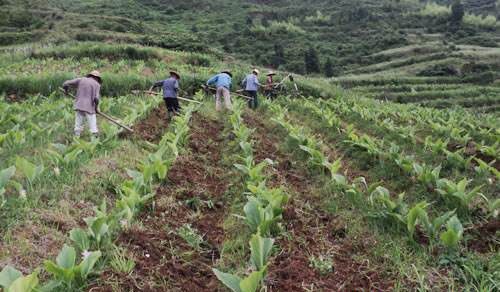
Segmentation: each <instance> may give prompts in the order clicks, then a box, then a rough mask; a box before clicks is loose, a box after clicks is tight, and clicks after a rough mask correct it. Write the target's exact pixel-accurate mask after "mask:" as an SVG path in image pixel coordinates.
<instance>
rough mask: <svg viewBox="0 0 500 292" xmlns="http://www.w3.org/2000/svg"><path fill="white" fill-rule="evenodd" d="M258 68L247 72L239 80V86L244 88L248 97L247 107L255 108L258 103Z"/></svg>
mask: <svg viewBox="0 0 500 292" xmlns="http://www.w3.org/2000/svg"><path fill="white" fill-rule="evenodd" d="M258 76H259V70H258V69H253V70H252V74H248V75H247V76H246V77H245V79H243V81H242V82H241V86H242V87H243V88H245V92H246V94H247V96H248V97H250V99H249V100H248V107H249V108H251V109H256V108H257V106H258V105H259V104H258V100H257V91H258V90H259V87H260V86H261V85H260V83H259V77H258Z"/></svg>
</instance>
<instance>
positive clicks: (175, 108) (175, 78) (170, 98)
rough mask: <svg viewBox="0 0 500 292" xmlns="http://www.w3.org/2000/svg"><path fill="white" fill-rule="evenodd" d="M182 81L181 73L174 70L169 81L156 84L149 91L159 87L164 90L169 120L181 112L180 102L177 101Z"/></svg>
mask: <svg viewBox="0 0 500 292" xmlns="http://www.w3.org/2000/svg"><path fill="white" fill-rule="evenodd" d="M180 79H181V76H180V75H179V73H177V72H176V71H174V70H172V71H170V77H169V78H168V79H165V80H162V81H158V82H156V83H155V84H153V86H151V88H150V89H149V91H153V89H155V88H157V87H161V88H162V89H163V100H164V101H165V105H166V106H167V119H170V118H171V117H172V116H174V115H175V114H176V113H178V112H179V110H180V106H179V100H178V99H177V92H178V91H179V80H180Z"/></svg>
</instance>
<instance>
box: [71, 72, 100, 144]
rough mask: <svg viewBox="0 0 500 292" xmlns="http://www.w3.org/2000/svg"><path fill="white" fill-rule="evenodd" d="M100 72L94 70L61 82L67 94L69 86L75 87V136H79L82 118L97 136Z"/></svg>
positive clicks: (82, 126)
mask: <svg viewBox="0 0 500 292" xmlns="http://www.w3.org/2000/svg"><path fill="white" fill-rule="evenodd" d="M101 84H102V79H101V73H99V71H97V70H94V71H92V72H90V73H89V74H88V75H87V76H86V77H83V78H76V79H73V80H68V81H66V82H64V83H63V88H64V92H65V93H66V94H68V91H69V88H70V87H75V88H76V97H75V98H76V99H75V102H74V109H75V112H76V117H75V136H76V137H77V138H80V135H81V133H82V131H83V129H84V120H87V123H88V125H89V128H90V132H91V133H92V135H93V136H94V137H96V138H97V137H98V135H99V130H98V129H97V118H96V113H98V112H99V107H98V106H99V99H100V97H101V94H100V91H101Z"/></svg>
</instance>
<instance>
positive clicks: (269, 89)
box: [264, 71, 276, 99]
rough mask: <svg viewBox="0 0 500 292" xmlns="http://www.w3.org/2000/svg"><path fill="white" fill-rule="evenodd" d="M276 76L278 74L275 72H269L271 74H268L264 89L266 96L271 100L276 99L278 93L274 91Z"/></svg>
mask: <svg viewBox="0 0 500 292" xmlns="http://www.w3.org/2000/svg"><path fill="white" fill-rule="evenodd" d="M274 75H276V73H274V72H273V71H269V73H267V78H266V85H265V87H264V94H265V96H266V97H267V98H269V99H274V98H276V92H275V91H274V80H273V78H274Z"/></svg>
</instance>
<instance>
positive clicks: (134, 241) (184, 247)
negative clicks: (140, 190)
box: [92, 114, 228, 291]
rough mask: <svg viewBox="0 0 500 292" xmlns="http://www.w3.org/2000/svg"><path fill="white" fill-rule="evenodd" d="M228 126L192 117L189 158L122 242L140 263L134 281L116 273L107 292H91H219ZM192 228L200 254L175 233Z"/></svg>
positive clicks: (109, 276)
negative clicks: (192, 202) (115, 290)
mask: <svg viewBox="0 0 500 292" xmlns="http://www.w3.org/2000/svg"><path fill="white" fill-rule="evenodd" d="M222 128H223V125H222V124H221V123H220V122H217V121H212V120H208V119H207V118H205V117H203V116H201V115H199V114H194V115H193V124H192V126H191V132H190V133H191V137H190V142H189V145H188V148H189V153H188V154H186V155H184V156H181V157H179V158H178V159H177V160H176V162H175V163H174V165H173V166H172V168H171V169H170V170H169V174H168V182H167V183H165V184H164V185H162V186H160V187H159V188H158V189H157V191H156V197H155V203H154V206H155V208H154V211H151V212H145V213H144V214H142V216H141V218H140V220H139V221H140V222H141V224H140V227H133V228H131V229H130V230H128V231H126V232H124V233H123V234H122V235H121V236H120V237H119V239H118V243H119V245H120V246H122V247H125V248H126V249H127V251H128V253H129V254H130V256H131V257H132V258H134V260H135V262H136V266H135V269H134V272H133V273H132V274H131V275H120V274H118V273H116V272H113V271H111V270H108V271H106V272H105V273H104V274H103V275H102V281H101V283H103V284H104V286H101V287H93V289H92V291H112V287H117V286H118V287H119V290H120V291H137V290H140V291H217V290H218V289H219V288H220V284H219V281H218V280H217V278H216V277H215V275H214V274H213V272H212V270H211V267H212V266H213V265H214V263H215V260H217V259H218V258H219V257H220V254H219V249H220V247H221V245H222V243H223V241H224V230H223V227H222V224H223V220H224V217H225V215H226V212H227V210H225V209H224V206H226V204H224V202H223V201H222V200H223V196H221V195H222V194H224V193H225V192H226V190H227V188H228V179H227V175H226V174H225V171H224V166H223V165H222V164H221V160H220V158H221V155H222V154H221V151H222V150H223V143H224V141H223V138H222V135H221V132H222ZM192 198H199V199H200V200H211V201H212V202H213V205H214V207H213V208H208V207H206V205H202V207H199V208H198V209H196V210H194V209H191V208H190V207H189V206H188V205H187V204H186V200H187V199H192ZM185 224H190V225H191V226H192V227H193V228H195V229H196V230H198V234H200V235H202V236H203V238H204V240H205V243H204V244H203V245H202V249H201V250H195V249H194V248H193V247H191V246H189V245H188V244H187V242H186V241H185V240H184V239H182V238H181V237H180V236H179V235H178V234H177V232H176V230H177V229H178V228H179V227H181V226H183V225H185Z"/></svg>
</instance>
